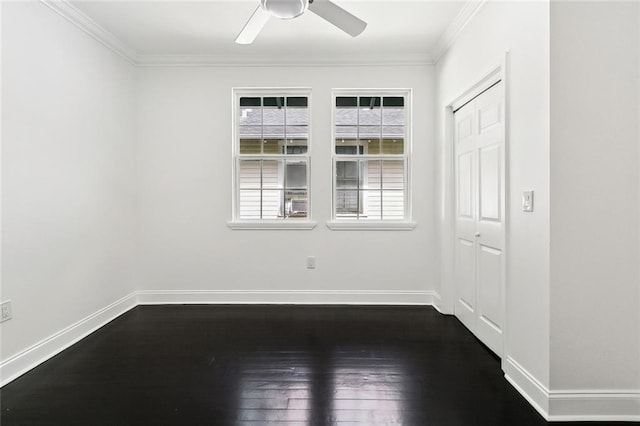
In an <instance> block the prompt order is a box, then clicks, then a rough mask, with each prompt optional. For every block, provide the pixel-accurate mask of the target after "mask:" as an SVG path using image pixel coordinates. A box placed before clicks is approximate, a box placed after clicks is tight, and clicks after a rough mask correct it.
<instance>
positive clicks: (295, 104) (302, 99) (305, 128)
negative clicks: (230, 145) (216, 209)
mask: <svg viewBox="0 0 640 426" xmlns="http://www.w3.org/2000/svg"><path fill="white" fill-rule="evenodd" d="M309 97H310V92H309V90H299V89H296V90H282V89H273V90H272V89H235V90H234V102H235V114H236V120H235V146H234V158H235V164H234V167H235V190H234V198H235V200H234V201H235V202H234V205H235V209H234V220H235V221H287V220H300V219H309V205H310V203H309Z"/></svg>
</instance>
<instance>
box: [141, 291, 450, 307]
mask: <svg viewBox="0 0 640 426" xmlns="http://www.w3.org/2000/svg"><path fill="white" fill-rule="evenodd" d="M437 297H438V295H437V293H435V292H433V291H373V290H220V291H212V290H191V291H180V290H143V291H139V292H138V303H139V304H141V305H162V304H255V305H259V304H278V305H284V304H295V305H418V306H426V305H433V304H434V300H435V299H436V298H437Z"/></svg>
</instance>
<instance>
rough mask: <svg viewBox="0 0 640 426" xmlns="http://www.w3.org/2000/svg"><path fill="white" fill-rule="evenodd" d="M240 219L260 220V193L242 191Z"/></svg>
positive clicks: (256, 191)
mask: <svg viewBox="0 0 640 426" xmlns="http://www.w3.org/2000/svg"><path fill="white" fill-rule="evenodd" d="M239 204H240V205H239V210H240V212H239V216H240V219H260V191H259V190H242V189H241V190H240V196H239Z"/></svg>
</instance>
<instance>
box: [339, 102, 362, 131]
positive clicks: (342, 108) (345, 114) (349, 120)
mask: <svg viewBox="0 0 640 426" xmlns="http://www.w3.org/2000/svg"><path fill="white" fill-rule="evenodd" d="M335 114H336V116H335V124H336V125H337V126H344V125H355V124H358V98H356V97H337V98H336V113H335Z"/></svg>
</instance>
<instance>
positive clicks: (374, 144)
mask: <svg viewBox="0 0 640 426" xmlns="http://www.w3.org/2000/svg"><path fill="white" fill-rule="evenodd" d="M361 142H362V144H363V145H364V147H365V154H369V155H375V154H380V138H378V137H375V138H368V139H363V140H362V141H361Z"/></svg>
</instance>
